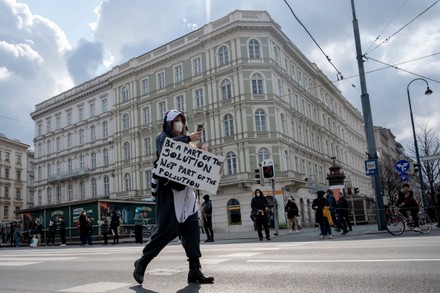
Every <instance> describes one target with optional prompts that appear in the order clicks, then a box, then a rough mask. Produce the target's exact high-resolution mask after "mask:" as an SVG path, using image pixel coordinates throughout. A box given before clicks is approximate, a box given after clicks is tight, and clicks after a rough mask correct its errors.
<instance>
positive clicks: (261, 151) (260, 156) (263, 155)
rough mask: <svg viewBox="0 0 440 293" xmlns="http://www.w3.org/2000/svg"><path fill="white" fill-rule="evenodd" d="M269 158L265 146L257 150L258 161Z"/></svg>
mask: <svg viewBox="0 0 440 293" xmlns="http://www.w3.org/2000/svg"><path fill="white" fill-rule="evenodd" d="M268 159H270V153H269V150H268V149H267V148H260V149H259V150H258V162H260V163H261V162H263V161H264V160H268Z"/></svg>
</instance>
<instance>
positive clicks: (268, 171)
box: [263, 165, 274, 179]
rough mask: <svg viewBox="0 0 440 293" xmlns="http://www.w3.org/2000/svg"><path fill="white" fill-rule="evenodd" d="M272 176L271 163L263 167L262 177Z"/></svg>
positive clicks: (268, 177)
mask: <svg viewBox="0 0 440 293" xmlns="http://www.w3.org/2000/svg"><path fill="white" fill-rule="evenodd" d="M273 177H274V172H273V165H268V166H264V167H263V178H265V179H270V178H273Z"/></svg>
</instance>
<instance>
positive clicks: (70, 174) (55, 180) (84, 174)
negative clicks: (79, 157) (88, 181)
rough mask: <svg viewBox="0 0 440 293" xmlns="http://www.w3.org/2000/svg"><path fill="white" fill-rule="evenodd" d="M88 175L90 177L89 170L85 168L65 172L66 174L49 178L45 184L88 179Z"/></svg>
mask: <svg viewBox="0 0 440 293" xmlns="http://www.w3.org/2000/svg"><path fill="white" fill-rule="evenodd" d="M89 175H90V169H89V168H87V169H83V170H75V171H72V172H67V173H63V174H59V175H55V176H51V177H49V178H48V179H47V182H48V183H49V184H54V183H59V182H63V181H66V180H72V179H77V178H81V177H88V176H89Z"/></svg>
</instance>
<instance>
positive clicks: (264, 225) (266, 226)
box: [255, 217, 270, 239]
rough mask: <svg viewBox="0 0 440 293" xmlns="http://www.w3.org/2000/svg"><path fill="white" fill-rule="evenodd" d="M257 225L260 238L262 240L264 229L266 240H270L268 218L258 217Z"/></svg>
mask: <svg viewBox="0 0 440 293" xmlns="http://www.w3.org/2000/svg"><path fill="white" fill-rule="evenodd" d="M255 223H256V225H257V232H258V237H259V238H260V239H262V238H263V232H262V230H263V228H264V233H265V234H266V238H270V233H269V224H268V223H267V218H266V217H256V219H255Z"/></svg>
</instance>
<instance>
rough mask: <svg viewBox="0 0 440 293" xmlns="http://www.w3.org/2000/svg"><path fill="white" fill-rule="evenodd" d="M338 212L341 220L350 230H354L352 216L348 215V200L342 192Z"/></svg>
mask: <svg viewBox="0 0 440 293" xmlns="http://www.w3.org/2000/svg"><path fill="white" fill-rule="evenodd" d="M338 213H339V221H340V222H341V223H342V224H343V225H344V226H345V227H347V228H348V231H352V230H353V229H352V226H351V222H350V218H349V217H348V202H347V200H346V199H345V195H344V194H343V193H342V192H340V193H339V200H338Z"/></svg>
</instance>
